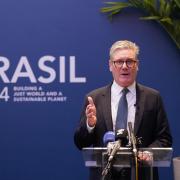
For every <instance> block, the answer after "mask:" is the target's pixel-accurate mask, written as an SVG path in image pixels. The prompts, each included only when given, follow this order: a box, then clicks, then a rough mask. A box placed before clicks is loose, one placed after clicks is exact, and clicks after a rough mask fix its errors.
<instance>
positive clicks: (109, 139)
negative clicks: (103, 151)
mask: <svg viewBox="0 0 180 180" xmlns="http://www.w3.org/2000/svg"><path fill="white" fill-rule="evenodd" d="M114 141H115V133H114V132H113V131H108V132H106V133H105V134H104V136H103V143H104V145H105V146H107V152H108V154H110V153H111V151H112V148H113V145H114V144H113V142H114Z"/></svg>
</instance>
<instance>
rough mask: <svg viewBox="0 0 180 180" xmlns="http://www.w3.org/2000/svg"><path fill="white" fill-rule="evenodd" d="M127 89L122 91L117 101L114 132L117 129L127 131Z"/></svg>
mask: <svg viewBox="0 0 180 180" xmlns="http://www.w3.org/2000/svg"><path fill="white" fill-rule="evenodd" d="M128 91H129V90H128V89H127V88H124V89H123V90H122V96H121V98H120V100H119V105H118V111H117V117H116V127H115V130H116V131H117V130H118V129H127V117H128V103H127V99H126V94H127V93H128Z"/></svg>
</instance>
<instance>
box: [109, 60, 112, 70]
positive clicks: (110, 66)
mask: <svg viewBox="0 0 180 180" xmlns="http://www.w3.org/2000/svg"><path fill="white" fill-rule="evenodd" d="M109 71H110V72H112V63H111V60H109Z"/></svg>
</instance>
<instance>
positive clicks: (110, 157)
mask: <svg viewBox="0 0 180 180" xmlns="http://www.w3.org/2000/svg"><path fill="white" fill-rule="evenodd" d="M119 148H120V141H119V140H118V141H117V142H116V143H115V144H114V146H113V149H112V150H111V153H110V155H109V158H108V162H107V164H106V166H105V168H104V169H103V171H102V180H104V179H105V177H106V175H107V174H108V172H109V170H110V168H111V164H112V161H113V158H114V155H115V154H116V153H117V150H118V149H119Z"/></svg>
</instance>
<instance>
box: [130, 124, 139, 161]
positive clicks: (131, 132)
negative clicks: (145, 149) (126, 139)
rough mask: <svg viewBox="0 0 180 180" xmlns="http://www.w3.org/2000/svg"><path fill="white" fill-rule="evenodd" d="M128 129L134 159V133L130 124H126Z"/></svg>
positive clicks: (135, 149) (135, 152)
mask: <svg viewBox="0 0 180 180" xmlns="http://www.w3.org/2000/svg"><path fill="white" fill-rule="evenodd" d="M128 128H129V135H130V141H131V144H132V148H133V153H134V156H135V158H136V157H137V148H136V138H135V136H134V131H133V129H132V122H128Z"/></svg>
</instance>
